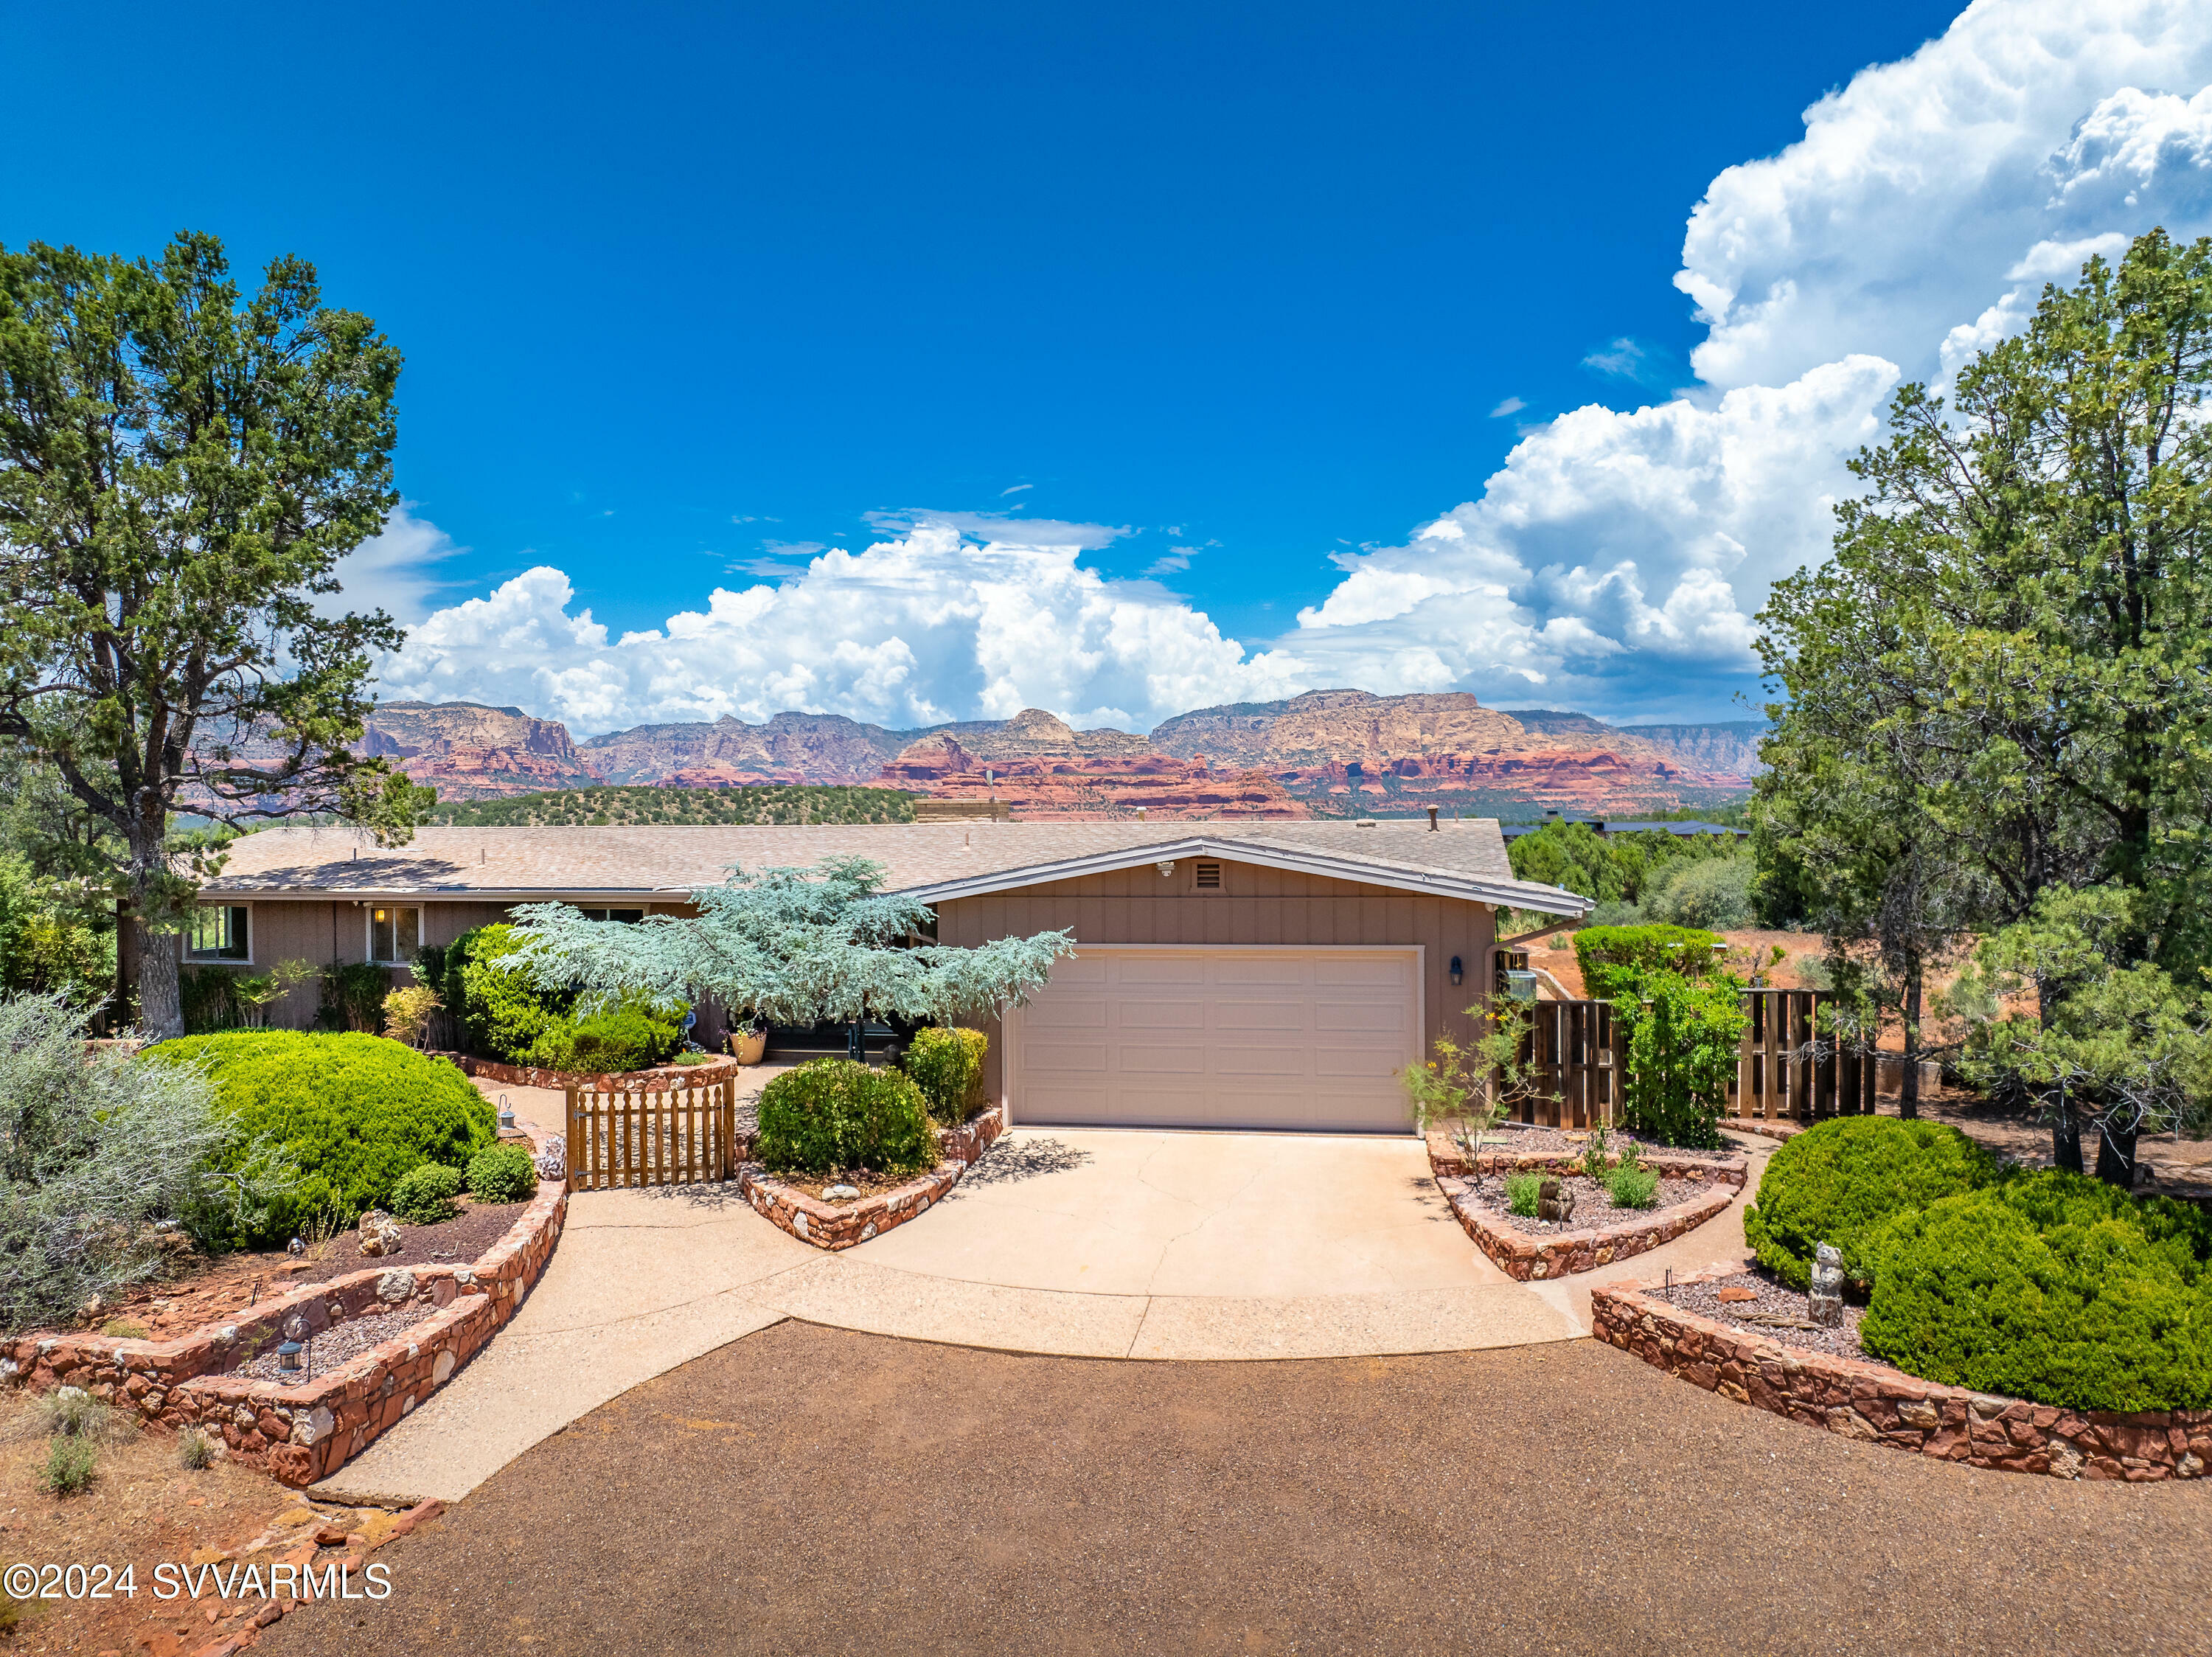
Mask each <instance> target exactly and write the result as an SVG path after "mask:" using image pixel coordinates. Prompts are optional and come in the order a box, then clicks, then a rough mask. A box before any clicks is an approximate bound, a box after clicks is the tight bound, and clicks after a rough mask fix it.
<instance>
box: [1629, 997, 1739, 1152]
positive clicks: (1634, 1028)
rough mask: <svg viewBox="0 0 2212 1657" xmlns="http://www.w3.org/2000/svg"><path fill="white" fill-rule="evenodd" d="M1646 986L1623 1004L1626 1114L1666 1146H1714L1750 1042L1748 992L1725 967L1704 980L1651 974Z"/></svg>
mask: <svg viewBox="0 0 2212 1657" xmlns="http://www.w3.org/2000/svg"><path fill="white" fill-rule="evenodd" d="M1641 990H1642V993H1641V995H1640V996H1639V997H1638V999H1637V1000H1636V1001H1635V1002H1632V1003H1629V1004H1627V1005H1625V1006H1618V1005H1617V1011H1618V1013H1619V1015H1620V1017H1621V1018H1622V1019H1623V1020H1625V1021H1626V1023H1627V1025H1628V1075H1627V1077H1626V1087H1624V1088H1623V1090H1622V1110H1621V1119H1622V1121H1623V1122H1625V1123H1626V1124H1627V1125H1628V1126H1629V1127H1631V1128H1633V1129H1634V1130H1636V1131H1637V1132H1638V1133H1644V1134H1649V1135H1650V1136H1652V1137H1653V1138H1654V1139H1656V1140H1658V1141H1659V1142H1661V1143H1662V1144H1666V1145H1686V1146H1690V1147H1692V1148H1698V1149H1701V1150H1710V1149H1712V1148H1715V1147H1717V1146H1718V1145H1719V1144H1720V1143H1721V1135H1720V1128H1719V1122H1720V1115H1721V1112H1722V1111H1723V1109H1725V1108H1726V1106H1727V1104H1728V1090H1729V1084H1730V1083H1731V1082H1733V1081H1735V1074H1736V1060H1737V1049H1738V1047H1739V1046H1740V1045H1741V1042H1742V1040H1743V1029H1744V1023H1745V1019H1744V1011H1743V996H1742V993H1741V990H1740V989H1739V987H1738V985H1737V984H1736V981H1735V979H1734V978H1729V977H1728V976H1727V975H1726V974H1724V973H1723V974H1721V975H1719V976H1717V977H1715V978H1710V979H1705V980H1698V979H1692V978H1684V977H1683V976H1682V975H1681V974H1680V973H1678V972H1650V973H1647V974H1645V975H1644V982H1643V984H1642V985H1641Z"/></svg>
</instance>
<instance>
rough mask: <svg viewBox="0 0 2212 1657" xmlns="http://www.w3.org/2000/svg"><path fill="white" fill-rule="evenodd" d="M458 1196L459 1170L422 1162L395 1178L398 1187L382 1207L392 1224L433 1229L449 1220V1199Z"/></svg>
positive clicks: (459, 1190)
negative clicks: (419, 1165) (400, 1223)
mask: <svg viewBox="0 0 2212 1657" xmlns="http://www.w3.org/2000/svg"><path fill="white" fill-rule="evenodd" d="M473 1166H474V1164H471V1167H473ZM460 1194H461V1171H460V1170H459V1168H455V1167H447V1165H446V1164H445V1163H443V1162H425V1163H423V1164H422V1166H421V1167H413V1168H410V1169H408V1170H407V1172H406V1173H403V1174H401V1175H400V1176H399V1183H398V1185H394V1186H393V1187H392V1200H391V1201H390V1202H388V1203H386V1204H385V1206H386V1208H387V1209H390V1210H391V1211H392V1218H393V1219H395V1220H404V1221H406V1222H407V1223H408V1224H409V1225H410V1226H435V1225H436V1224H437V1223H438V1222H439V1221H441V1220H450V1219H452V1218H453V1211H454V1210H453V1199H454V1198H455V1197H459V1195H460Z"/></svg>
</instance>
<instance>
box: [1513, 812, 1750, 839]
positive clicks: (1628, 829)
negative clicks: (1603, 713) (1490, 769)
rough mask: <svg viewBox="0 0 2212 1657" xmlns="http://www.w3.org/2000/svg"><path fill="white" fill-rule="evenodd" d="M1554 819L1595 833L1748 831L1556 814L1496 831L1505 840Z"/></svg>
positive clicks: (1739, 835)
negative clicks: (1586, 826) (1581, 825)
mask: <svg viewBox="0 0 2212 1657" xmlns="http://www.w3.org/2000/svg"><path fill="white" fill-rule="evenodd" d="M1558 822H1567V823H1582V824H1585V825H1588V826H1589V828H1590V829H1592V830H1593V831H1595V832H1597V833H1599V834H1644V833H1660V834H1678V835H1681V836H1684V837H1688V836H1691V835H1698V834H1726V835H1729V836H1732V837H1734V838H1736V839H1738V840H1741V839H1742V838H1745V837H1746V836H1747V835H1748V834H1749V833H1750V832H1751V831H1750V830H1749V829H1742V828H1732V827H1730V826H1729V825H1728V824H1726V823H1695V822H1675V821H1673V820H1672V819H1640V818H1639V819H1634V820H1630V819H1624V818H1612V817H1565V818H1563V817H1561V816H1559V814H1558V813H1553V814H1552V815H1551V816H1549V817H1547V818H1546V819H1544V820H1543V822H1541V823H1508V824H1506V825H1504V827H1503V828H1502V829H1500V830H1499V831H1498V832H1499V833H1500V834H1501V835H1502V836H1503V837H1504V838H1506V839H1508V840H1517V839H1519V838H1521V837H1522V835H1524V834H1534V833H1535V832H1536V831H1537V830H1539V829H1541V828H1544V827H1547V826H1548V825H1551V824H1553V823H1558Z"/></svg>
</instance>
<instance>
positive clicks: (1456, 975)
mask: <svg viewBox="0 0 2212 1657" xmlns="http://www.w3.org/2000/svg"><path fill="white" fill-rule="evenodd" d="M1451 972H1452V982H1453V983H1454V984H1457V983H1458V982H1459V981H1460V978H1461V977H1462V968H1461V966H1460V961H1459V957H1458V956H1456V955H1455V956H1453V957H1452V968H1451Z"/></svg>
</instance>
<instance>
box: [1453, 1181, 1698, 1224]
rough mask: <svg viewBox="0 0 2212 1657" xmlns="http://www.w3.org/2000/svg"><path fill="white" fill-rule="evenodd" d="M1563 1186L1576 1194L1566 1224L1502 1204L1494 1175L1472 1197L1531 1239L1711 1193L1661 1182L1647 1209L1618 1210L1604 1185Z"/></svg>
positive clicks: (1693, 1186)
mask: <svg viewBox="0 0 2212 1657" xmlns="http://www.w3.org/2000/svg"><path fill="white" fill-rule="evenodd" d="M1564 1183H1565V1185H1566V1187H1567V1189H1568V1190H1570V1191H1573V1192H1574V1195H1575V1211H1574V1217H1573V1218H1572V1219H1571V1220H1569V1221H1567V1222H1566V1223H1565V1225H1561V1224H1559V1223H1558V1222H1557V1221H1551V1220H1539V1219H1537V1218H1536V1217H1535V1216H1534V1215H1526V1214H1515V1213H1512V1212H1511V1211H1510V1210H1509V1209H1507V1207H1506V1205H1505V1204H1506V1197H1505V1181H1504V1179H1502V1178H1499V1177H1498V1176H1496V1175H1492V1177H1491V1178H1489V1179H1485V1180H1484V1181H1483V1182H1482V1186H1481V1189H1480V1191H1475V1192H1474V1193H1473V1195H1474V1200H1475V1201H1476V1202H1477V1203H1480V1205H1481V1207H1482V1209H1483V1210H1484V1211H1485V1212H1486V1213H1487V1214H1488V1215H1490V1216H1491V1217H1492V1219H1494V1220H1496V1221H1498V1223H1499V1224H1501V1225H1504V1226H1507V1227H1510V1228H1511V1229H1513V1230H1515V1231H1523V1232H1527V1233H1528V1234H1531V1235H1533V1236H1550V1235H1552V1234H1555V1233H1561V1232H1570V1231H1590V1230H1593V1229H1595V1228H1597V1227H1599V1226H1609V1225H1612V1224H1613V1223H1614V1222H1615V1221H1621V1220H1633V1219H1637V1218H1639V1217H1641V1216H1644V1215H1656V1214H1657V1213H1658V1212H1659V1210H1660V1209H1671V1208H1673V1207H1674V1204H1676V1203H1689V1202H1694V1201H1695V1200H1696V1199H1697V1198H1699V1197H1703V1196H1705V1193H1706V1192H1708V1191H1711V1190H1712V1187H1711V1185H1707V1184H1706V1183H1705V1181H1704V1180H1702V1179H1662V1180H1661V1181H1660V1182H1659V1189H1658V1191H1657V1192H1656V1194H1655V1195H1654V1197H1653V1198H1652V1201H1651V1205H1650V1207H1649V1208H1641V1209H1619V1208H1615V1207H1614V1206H1613V1198H1612V1197H1611V1196H1610V1195H1609V1194H1608V1193H1607V1191H1606V1188H1605V1187H1604V1186H1603V1185H1595V1184H1593V1183H1592V1182H1590V1181H1589V1180H1588V1179H1583V1177H1582V1176H1581V1175H1580V1174H1575V1175H1571V1176H1570V1177H1569V1178H1567V1179H1565V1182H1564Z"/></svg>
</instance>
